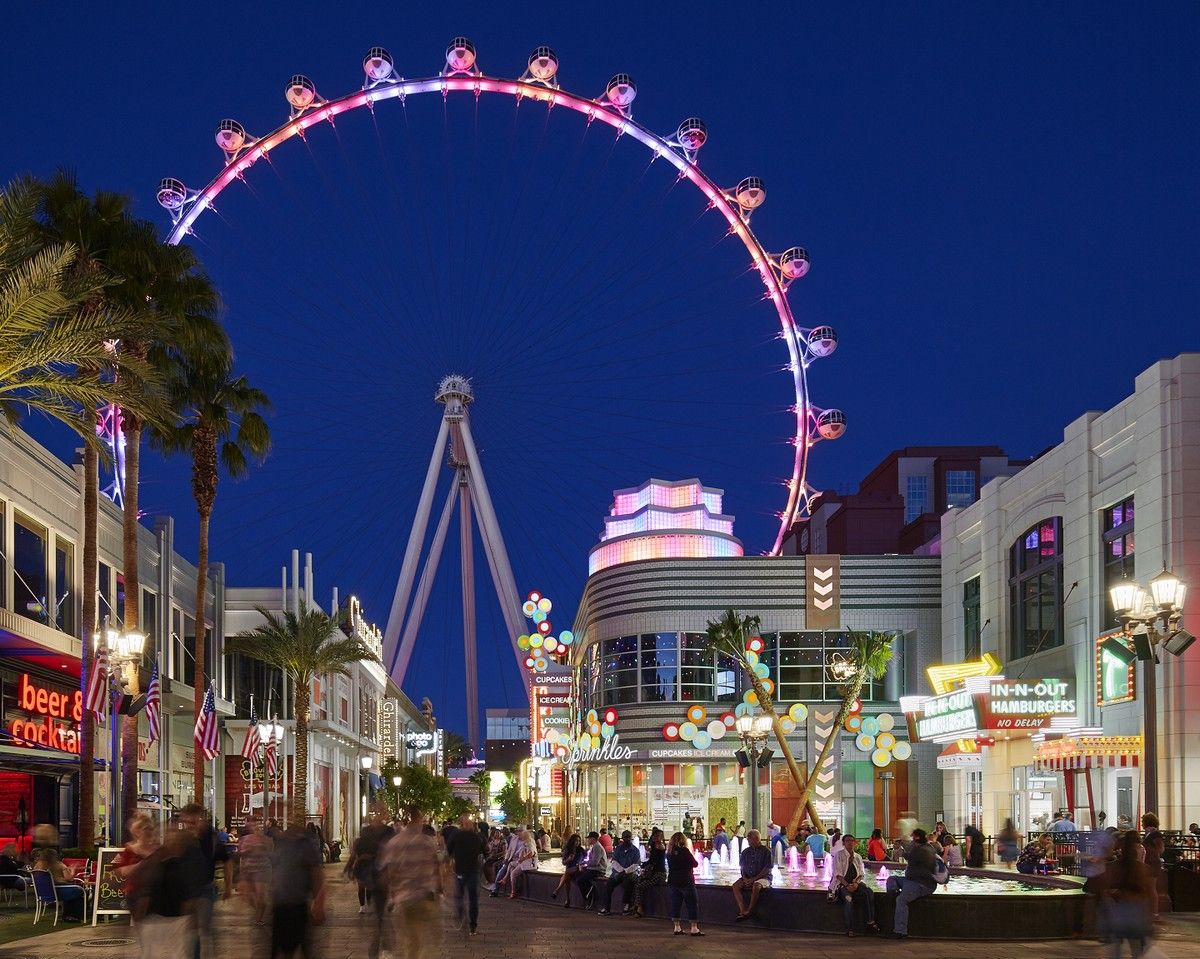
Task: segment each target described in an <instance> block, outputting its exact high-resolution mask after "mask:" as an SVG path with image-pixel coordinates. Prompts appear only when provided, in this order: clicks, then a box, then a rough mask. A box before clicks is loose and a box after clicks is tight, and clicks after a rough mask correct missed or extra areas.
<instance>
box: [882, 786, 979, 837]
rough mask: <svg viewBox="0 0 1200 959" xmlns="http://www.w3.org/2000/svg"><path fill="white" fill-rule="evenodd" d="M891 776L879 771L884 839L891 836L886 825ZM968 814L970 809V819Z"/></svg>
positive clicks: (888, 814) (888, 818)
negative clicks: (881, 784) (881, 785)
mask: <svg viewBox="0 0 1200 959" xmlns="http://www.w3.org/2000/svg"><path fill="white" fill-rule="evenodd" d="M893 778H895V773H890V772H886V773H880V774H879V781H880V782H881V783H883V836H884V838H885V839H889V838H891V837H890V835H889V833H888V829H889V828H890V827H889V826H888V823H889V822H891V815H890V813H889V810H888V806H889V803H888V790H889V787H890V786H891V784H892V779H893ZM970 815H971V814H970V810H968V811H967V818H968V819H970ZM971 821H972V822H973V821H974V820H971Z"/></svg>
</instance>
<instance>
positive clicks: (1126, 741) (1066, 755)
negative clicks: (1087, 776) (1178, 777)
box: [1034, 736, 1142, 772]
mask: <svg viewBox="0 0 1200 959" xmlns="http://www.w3.org/2000/svg"><path fill="white" fill-rule="evenodd" d="M1141 753H1142V737H1141V736H1080V737H1077V738H1063V739H1052V740H1049V741H1047V742H1044V743H1040V744H1039V745H1038V747H1037V752H1036V753H1035V755H1034V765H1035V766H1036V767H1037V769H1038V770H1039V771H1043V772H1065V771H1068V770H1072V769H1128V768H1132V767H1135V766H1137V765H1138V760H1139V757H1140V756H1141Z"/></svg>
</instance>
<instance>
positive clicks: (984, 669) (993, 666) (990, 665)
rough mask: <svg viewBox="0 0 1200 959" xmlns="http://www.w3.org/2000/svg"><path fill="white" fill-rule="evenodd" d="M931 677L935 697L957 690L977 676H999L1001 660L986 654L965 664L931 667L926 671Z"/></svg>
mask: <svg viewBox="0 0 1200 959" xmlns="http://www.w3.org/2000/svg"><path fill="white" fill-rule="evenodd" d="M925 675H927V676H928V677H929V685H930V686H932V687H933V692H934V694H935V695H937V696H940V695H942V693H948V692H950V691H951V690H952V689H957V688H958V687H959V686H961V685H962V684H963V683H964V682H965V681H966V680H968V679H971V678H972V677H975V676H999V675H1000V660H998V659H997V658H996V657H995V656H994V655H992V654H991V653H984V654H983V655H982V656H980V657H979V659H972V660H968V661H967V662H965V663H951V664H949V665H944V666H930V667H929V668H928V669H927V670H925Z"/></svg>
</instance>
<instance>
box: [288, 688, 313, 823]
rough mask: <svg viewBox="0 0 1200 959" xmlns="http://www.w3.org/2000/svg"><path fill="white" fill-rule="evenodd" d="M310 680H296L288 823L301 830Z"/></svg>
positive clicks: (305, 806)
mask: <svg viewBox="0 0 1200 959" xmlns="http://www.w3.org/2000/svg"><path fill="white" fill-rule="evenodd" d="M310 682H311V679H302V678H297V680H296V755H295V758H294V759H293V760H292V795H291V805H290V806H289V807H288V823H289V824H290V825H291V826H293V827H295V828H296V829H303V828H304V825H305V822H306V819H307V814H308V704H309V700H310V697H311V696H312V689H311V687H310V686H309V683H310Z"/></svg>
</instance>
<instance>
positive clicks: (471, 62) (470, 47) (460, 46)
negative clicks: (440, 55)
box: [446, 37, 475, 73]
mask: <svg viewBox="0 0 1200 959" xmlns="http://www.w3.org/2000/svg"><path fill="white" fill-rule="evenodd" d="M446 66H448V67H449V68H450V69H451V70H452V71H454V72H455V73H466V72H468V71H469V70H470V69H471V67H473V66H475V44H473V43H472V42H471V41H470V40H468V39H467V38H466V37H455V38H454V39H453V40H451V41H450V46H448V47H446Z"/></svg>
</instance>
